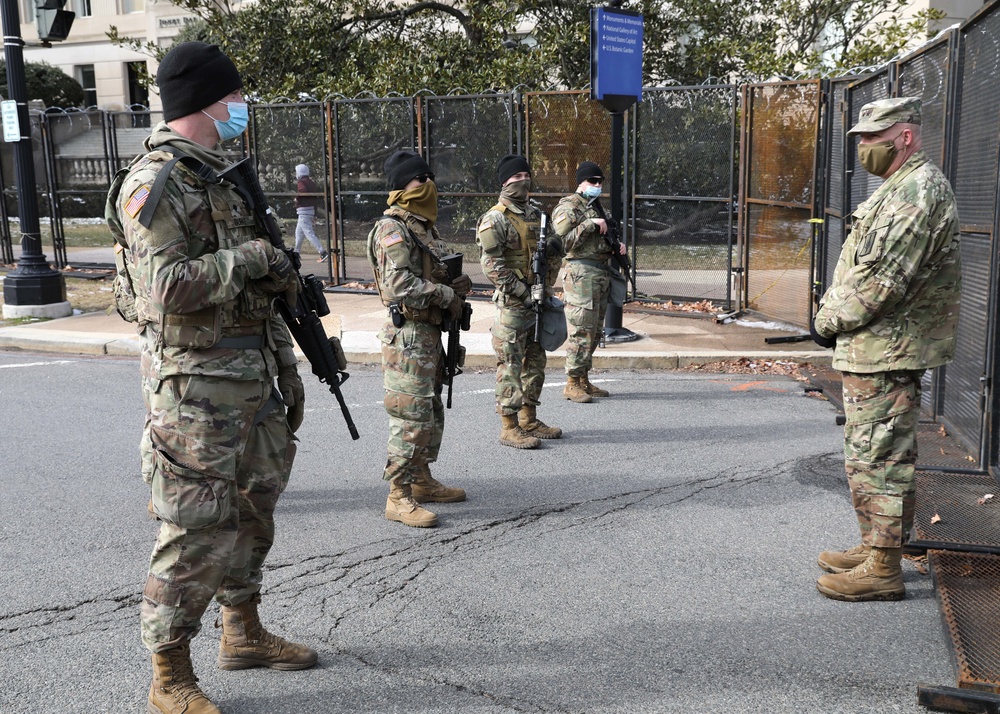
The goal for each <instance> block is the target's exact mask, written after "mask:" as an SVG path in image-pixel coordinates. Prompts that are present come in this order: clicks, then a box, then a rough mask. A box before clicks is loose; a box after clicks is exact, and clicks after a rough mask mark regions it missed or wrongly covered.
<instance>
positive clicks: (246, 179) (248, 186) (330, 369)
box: [219, 157, 360, 439]
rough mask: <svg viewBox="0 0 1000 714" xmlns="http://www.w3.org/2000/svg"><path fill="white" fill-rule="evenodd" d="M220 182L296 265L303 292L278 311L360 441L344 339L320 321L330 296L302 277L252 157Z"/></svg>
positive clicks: (280, 305) (284, 301) (310, 278)
mask: <svg viewBox="0 0 1000 714" xmlns="http://www.w3.org/2000/svg"><path fill="white" fill-rule="evenodd" d="M219 178H220V179H224V180H226V181H228V182H229V183H231V184H233V186H234V187H235V188H236V191H237V193H239V194H240V195H241V196H242V197H243V200H244V201H246V203H247V206H249V207H250V210H251V211H252V212H253V215H254V218H255V219H256V221H257V224H258V226H259V227H260V228H261V229H262V230H263V231H264V232H265V233H267V237H268V239H269V240H270V241H271V245H272V246H274V248H275V249H276V250H278V249H280V250H282V251H284V252H285V255H287V256H288V258H289V260H291V261H292V265H294V266H295V273H296V276H297V278H298V281H299V291H298V293H297V294H296V296H295V299H294V303H290V302H289V300H288V299H287V297H286V296H285V295H280V296H278V298H277V304H278V312H279V313H280V314H281V317H282V319H284V321H285V324H286V325H288V331H289V332H291V333H292V337H293V338H294V339H295V342H296V343H297V344H298V346H299V349H301V350H302V353H303V354H304V355H305V356H306V359H307V360H309V364H310V366H311V367H312V373H313V374H314V375H316V376H317V377H318V378H319V381H320V382H322V383H324V384H326V385H327V386H328V387H329V388H330V392H331V393H333V395H334V396H335V397H336V398H337V403H338V404H339V405H340V411H341V413H342V414H343V415H344V421H345V422H347V430H348V431H349V432H350V433H351V438H352V439H359V438H360V434H358V428H357V427H356V426H355V425H354V419H352V418H351V411H350V409H349V408H348V407H347V402H346V401H345V400H344V395H343V393H342V392H341V389H340V387H341V385H342V384H343V383H344V382H346V381H347V378H348V377H350V376H351V375H350V374H348V373H347V372H346V371H344V370H345V368H346V367H347V363H346V359H345V358H344V352H343V349H342V348H341V347H340V340H338V339H337V338H336V337H328V336H327V334H326V330H325V329H323V323H322V322H321V321H320V318H321V317H323V316H325V315H328V314H330V306H329V305H327V303H326V296H325V295H324V294H323V283H322V282H320V280H319V279H318V278H317V277H316V276H315V275H305V276H304V275H302V273H301V272H299V269H300V268H301V266H302V261H301V259H300V258H299V255H298V253H296V252H295V251H293V250H291V249H290V248H286V247H285V241H284V240H283V239H282V236H281V229H280V228H278V222H277V219H276V218H275V215H274V212H273V211H272V210H271V207H270V206H269V205H268V203H267V198H266V197H265V196H264V190H263V189H262V188H261V186H260V181H259V180H258V178H257V172H256V171H254V168H253V162H252V159H251V158H249V157H248V158H246V159H243V160H242V161H238V162H236V163H235V164H233V165H232V166H230V167H229V168H228V169H226V170H225V171H223V172H221V173H220V174H219Z"/></svg>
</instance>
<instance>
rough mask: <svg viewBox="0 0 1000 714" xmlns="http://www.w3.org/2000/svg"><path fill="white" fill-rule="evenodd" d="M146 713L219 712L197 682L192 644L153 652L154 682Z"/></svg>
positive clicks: (150, 689) (190, 713)
mask: <svg viewBox="0 0 1000 714" xmlns="http://www.w3.org/2000/svg"><path fill="white" fill-rule="evenodd" d="M146 712H147V714H222V711H221V710H220V709H219V708H218V707H217V706H215V705H214V704H212V702H211V701H209V699H208V697H206V696H205V693H204V692H203V691H201V688H200V687H199V686H198V678H197V677H195V676H194V667H193V666H192V665H191V644H190V643H188V642H185V643H184V644H183V645H181V646H179V647H175V648H174V649H172V650H166V651H164V652H154V653H153V683H152V684H151V685H150V687H149V698H148V699H147V700H146Z"/></svg>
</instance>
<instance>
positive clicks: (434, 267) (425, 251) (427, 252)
mask: <svg viewBox="0 0 1000 714" xmlns="http://www.w3.org/2000/svg"><path fill="white" fill-rule="evenodd" d="M386 220H389V221H392V222H394V223H395V224H396V225H398V226H399V227H400V230H402V231H403V232H404V233H405V234H406V235H408V236H409V237H410V239H411V240H412V241H413V242H414V243H416V245H417V247H418V248H420V254H421V258H422V260H421V261H420V262H421V265H420V272H419V274H418V275H417V277H418V278H421V279H422V280H426V281H428V282H431V283H434V284H435V285H443V284H445V283H447V282H448V271H447V269H446V268H445V267H444V264H442V263H441V261H440V260H439V259H438V256H437V255H435V254H434V252H433V251H432V250H431V249H430V246H428V245H426V244H425V243H424V242H423V241H422V240H420V238H419V237H417V234H416V233H414V232H413V230H411V229H410V227H409V226H408V225H406V218H405V213H404V212H403V211H402V209H397V208H394V207H390V208H389V210H388V211H386V214H385V215H384V216H383V217H382V218H380V219H379V220H378V222H381V221H386ZM378 222H376V225H375V228H373V229H372V231H373V232H374V231H377V230H378ZM369 240H370V239H369ZM416 272H417V271H416V270H414V273H416ZM375 289H376V290H378V295H379V298H380V299H381V300H382V304H383V305H385V306H386V307H389V305H390V303H392V302H393V301H392V300H389V299H387V298H386V297H385V295H383V294H382V281H381V280H379V279H378V276H376V280H375ZM399 309H400V312H402V313H403V317H405V318H406V319H407V320H413V321H414V322H425V323H427V324H429V325H440V324H441V323H442V321H443V319H444V315H443V314H442V312H441V308H440V307H439V306H437V305H431V306H430V307H423V308H415V307H410V306H409V305H407V304H405V303H402V302H400V303H399Z"/></svg>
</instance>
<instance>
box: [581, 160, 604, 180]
mask: <svg viewBox="0 0 1000 714" xmlns="http://www.w3.org/2000/svg"><path fill="white" fill-rule="evenodd" d="M595 177H596V178H604V172H603V171H601V167H600V166H598V165H597V164H595V163H594V162H593V161H584V162H583V163H582V164H580V165H579V166H577V167H576V185H577V186H579V185H580V184H581V183H583V182H584V180H586V179H589V178H595Z"/></svg>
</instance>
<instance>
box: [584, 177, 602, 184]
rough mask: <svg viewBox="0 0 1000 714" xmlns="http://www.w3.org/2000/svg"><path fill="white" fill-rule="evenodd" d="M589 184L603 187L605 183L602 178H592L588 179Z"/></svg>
mask: <svg viewBox="0 0 1000 714" xmlns="http://www.w3.org/2000/svg"><path fill="white" fill-rule="evenodd" d="M587 183H592V184H594V185H595V186H601V185H602V184H603V183H604V179H602V178H601V177H600V176H591V177H590V178H589V179H587Z"/></svg>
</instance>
